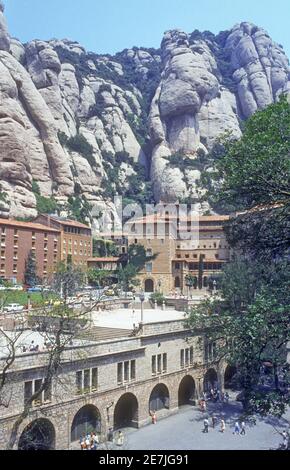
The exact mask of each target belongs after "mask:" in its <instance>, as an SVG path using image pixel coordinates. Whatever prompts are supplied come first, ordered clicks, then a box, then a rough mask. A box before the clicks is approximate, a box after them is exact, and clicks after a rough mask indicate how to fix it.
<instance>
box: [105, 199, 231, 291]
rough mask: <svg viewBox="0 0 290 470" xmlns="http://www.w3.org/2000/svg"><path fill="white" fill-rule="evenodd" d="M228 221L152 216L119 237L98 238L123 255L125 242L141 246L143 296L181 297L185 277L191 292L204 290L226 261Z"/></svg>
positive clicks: (185, 288)
mask: <svg viewBox="0 0 290 470" xmlns="http://www.w3.org/2000/svg"><path fill="white" fill-rule="evenodd" d="M174 208H175V207H174ZM228 220H229V216H219V215H211V216H200V217H196V216H190V215H189V216H182V215H179V214H178V212H177V213H175V214H170V213H169V212H168V213H166V212H165V213H163V214H160V213H156V214H151V215H149V216H146V217H143V218H140V219H137V220H134V221H132V222H130V224H127V226H126V227H125V229H124V232H123V233H122V234H121V233H119V234H117V235H116V236H115V234H114V232H112V234H110V235H106V234H103V235H102V236H103V238H104V239H110V240H113V241H116V243H117V245H118V246H119V247H122V249H123V251H124V252H125V251H126V250H125V246H126V243H125V240H127V244H128V246H132V245H137V244H138V245H142V246H144V248H145V250H146V255H147V257H148V262H146V264H145V267H144V269H143V270H142V271H141V272H140V273H139V275H138V277H139V279H140V281H141V285H142V289H143V290H144V291H145V292H154V291H159V292H162V293H163V294H165V295H168V294H170V293H173V292H181V293H183V294H185V293H187V292H188V289H189V287H188V286H187V284H188V281H187V279H188V275H191V279H192V280H193V288H194V289H199V290H201V289H207V287H208V285H209V280H210V279H214V278H215V277H216V276H217V275H218V274H219V273H220V272H221V270H222V268H223V266H224V264H225V263H227V262H228V261H229V260H230V258H231V249H230V247H229V245H228V242H227V239H226V235H225V232H224V224H225V223H226V222H227V221H228ZM120 242H121V244H120Z"/></svg>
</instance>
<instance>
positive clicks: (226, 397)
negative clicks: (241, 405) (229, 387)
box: [225, 392, 230, 403]
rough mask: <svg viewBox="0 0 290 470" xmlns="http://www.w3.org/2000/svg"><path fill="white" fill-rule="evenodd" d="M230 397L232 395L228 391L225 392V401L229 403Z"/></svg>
mask: <svg viewBox="0 0 290 470" xmlns="http://www.w3.org/2000/svg"><path fill="white" fill-rule="evenodd" d="M229 399H230V396H229V394H228V392H226V393H225V402H226V403H228V402H229Z"/></svg>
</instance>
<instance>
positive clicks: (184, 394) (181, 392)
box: [178, 375, 196, 406]
mask: <svg viewBox="0 0 290 470" xmlns="http://www.w3.org/2000/svg"><path fill="white" fill-rule="evenodd" d="M195 392H196V390H195V381H194V379H193V378H192V376H191V375H186V376H185V377H183V379H182V380H181V382H180V384H179V388H178V406H184V405H190V404H192V402H193V400H194V397H195Z"/></svg>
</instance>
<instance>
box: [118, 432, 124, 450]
mask: <svg viewBox="0 0 290 470" xmlns="http://www.w3.org/2000/svg"><path fill="white" fill-rule="evenodd" d="M123 444H124V434H123V433H122V431H119V432H118V436H117V446H119V447H122V445H123Z"/></svg>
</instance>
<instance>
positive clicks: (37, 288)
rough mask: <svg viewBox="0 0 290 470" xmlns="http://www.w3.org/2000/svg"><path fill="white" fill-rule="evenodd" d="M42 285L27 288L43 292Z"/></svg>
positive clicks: (30, 290)
mask: <svg viewBox="0 0 290 470" xmlns="http://www.w3.org/2000/svg"><path fill="white" fill-rule="evenodd" d="M42 290H43V288H42V286H33V287H29V288H28V289H27V292H42Z"/></svg>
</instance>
